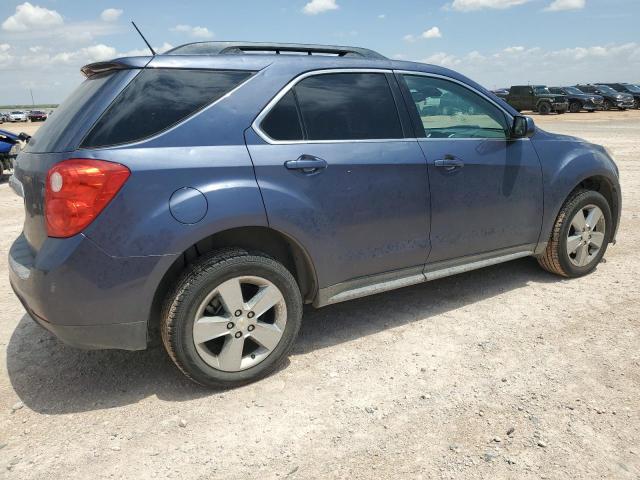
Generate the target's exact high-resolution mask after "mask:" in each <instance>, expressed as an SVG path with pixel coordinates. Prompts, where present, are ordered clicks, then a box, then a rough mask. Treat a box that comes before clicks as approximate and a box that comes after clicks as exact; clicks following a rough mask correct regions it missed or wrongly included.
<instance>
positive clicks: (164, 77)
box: [56, 69, 253, 148]
mask: <svg viewBox="0 0 640 480" xmlns="http://www.w3.org/2000/svg"><path fill="white" fill-rule="evenodd" d="M252 74H253V72H247V71H221V70H216V71H212V70H179V69H146V70H143V71H142V72H140V74H139V75H138V76H136V78H135V79H134V80H133V81H132V82H131V83H130V84H129V85H128V86H127V87H126V88H125V89H124V90H123V91H122V93H120V95H119V96H118V97H117V98H116V99H115V100H114V101H113V103H112V104H111V105H110V106H109V108H107V110H106V111H105V112H104V113H103V115H102V116H101V117H100V119H99V120H98V121H97V122H96V124H95V126H94V127H93V128H92V130H91V131H90V132H89V134H88V135H87V136H86V137H85V139H84V141H83V142H82V146H83V147H85V148H88V147H104V146H109V145H118V144H122V143H130V142H133V141H136V140H142V139H144V138H147V137H150V136H152V135H155V134H157V133H160V132H162V131H163V130H166V129H167V128H169V127H171V126H173V125H175V124H176V123H178V122H180V121H181V120H183V119H185V118H186V117H188V116H190V115H192V114H194V113H195V112H197V111H198V110H201V109H202V108H204V107H206V106H207V105H210V104H211V103H213V102H215V101H216V100H218V99H220V98H221V97H222V96H224V95H225V94H226V93H228V92H229V91H231V90H233V89H234V88H235V87H236V86H238V85H239V84H240V83H242V82H243V81H244V80H246V79H247V78H249V77H250V76H251V75H252ZM56 114H57V113H56Z"/></svg>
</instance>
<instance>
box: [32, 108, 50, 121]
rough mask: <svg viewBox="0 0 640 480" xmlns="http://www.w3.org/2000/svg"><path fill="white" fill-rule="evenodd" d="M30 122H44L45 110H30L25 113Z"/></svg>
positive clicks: (45, 117)
mask: <svg viewBox="0 0 640 480" xmlns="http://www.w3.org/2000/svg"><path fill="white" fill-rule="evenodd" d="M27 117H28V118H29V120H30V121H32V122H44V121H45V120H46V119H47V112H43V111H41V110H31V111H30V112H29V115H27Z"/></svg>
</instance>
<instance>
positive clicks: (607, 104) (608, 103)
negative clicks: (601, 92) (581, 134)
mask: <svg viewBox="0 0 640 480" xmlns="http://www.w3.org/2000/svg"><path fill="white" fill-rule="evenodd" d="M603 108H604V110H606V111H609V110H611V109H612V108H613V103H611V101H610V100H605V101H604V104H603Z"/></svg>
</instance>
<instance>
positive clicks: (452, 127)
mask: <svg viewBox="0 0 640 480" xmlns="http://www.w3.org/2000/svg"><path fill="white" fill-rule="evenodd" d="M82 71H83V73H84V74H85V76H86V77H87V79H86V80H85V81H84V83H82V85H81V86H80V87H79V88H78V89H77V90H76V91H75V93H73V94H72V95H71V97H70V98H68V99H67V100H66V101H65V102H64V104H63V105H62V106H61V107H60V108H59V109H58V110H57V111H56V113H55V115H53V116H52V117H51V118H50V119H49V120H48V121H47V122H46V123H45V124H44V125H43V126H42V127H41V128H40V130H39V131H38V132H37V133H36V134H35V135H34V137H33V138H31V139H30V141H29V143H28V145H27V147H26V148H25V149H24V150H23V151H22V152H21V153H20V155H19V157H18V159H17V165H16V167H15V175H14V178H13V179H12V182H11V184H12V186H13V188H14V189H15V190H16V191H17V192H18V193H19V194H20V195H22V196H23V198H24V206H25V211H26V218H25V223H24V230H23V233H22V234H21V235H20V236H19V237H18V238H17V239H16V241H15V242H14V244H13V246H12V247H11V251H10V254H9V262H10V277H11V285H12V286H13V289H14V290H15V292H16V294H17V296H18V297H19V298H20V300H21V301H22V303H23V304H24V307H25V309H26V310H27V312H28V313H29V315H30V316H31V317H32V318H33V319H34V320H35V321H36V322H38V323H39V324H40V325H42V326H44V327H45V328H47V329H48V330H50V331H51V332H53V333H54V334H55V335H57V336H58V337H59V338H60V339H61V340H63V341H64V342H66V343H69V344H71V345H75V346H78V347H84V348H96V349H100V348H118V349H128V350H139V349H145V348H146V347H147V346H148V345H149V344H150V343H152V339H153V338H155V337H156V336H157V338H161V339H162V341H163V343H164V346H165V347H166V350H167V352H168V353H169V355H170V356H171V358H172V359H173V361H174V362H175V363H176V365H177V366H178V368H180V370H182V372H184V373H185V374H186V375H187V376H188V377H189V378H191V379H192V380H194V381H196V382H198V383H201V384H204V385H211V386H214V385H215V386H234V385H239V384H243V383H246V382H249V381H252V380H255V379H257V378H260V377H262V376H264V375H266V374H267V373H269V372H270V371H272V370H273V369H274V368H275V366H276V365H277V363H278V362H279V361H281V360H282V359H283V358H284V357H286V355H287V353H288V352H289V350H290V348H291V346H292V344H293V342H294V340H295V337H296V334H297V333H298V329H299V327H300V323H301V317H302V312H303V304H312V305H313V306H315V307H323V306H325V305H330V304H333V303H337V302H342V301H345V300H350V299H353V298H358V297H362V296H365V295H370V294H374V293H378V292H383V291H387V290H392V289H395V288H399V287H404V286H407V285H412V284H417V283H420V282H425V281H429V280H433V279H437V278H441V277H445V276H447V275H453V274H457V273H461V272H465V271H468V270H472V269H476V268H480V267H484V266H488V265H493V264H497V263H500V262H506V261H509V260H513V259H516V258H520V257H526V256H534V257H536V258H537V259H538V261H539V262H540V265H541V266H542V267H543V268H545V269H546V270H548V271H550V272H552V273H555V274H558V275H561V276H564V277H578V276H581V275H585V274H587V273H589V272H591V271H592V270H593V269H594V268H595V267H596V265H597V264H598V263H599V262H600V260H601V259H602V257H603V255H604V254H605V251H606V249H607V246H608V244H609V243H612V242H613V241H614V239H615V234H616V231H617V228H618V223H619V219H620V204H621V200H620V185H619V181H618V170H617V168H616V166H615V164H614V162H613V160H612V158H611V156H610V155H609V154H608V152H607V151H606V150H605V149H604V148H603V147H600V146H597V145H592V144H589V143H587V142H585V141H583V140H580V139H578V138H573V137H568V136H561V135H554V134H550V133H547V132H545V131H543V130H540V129H539V128H536V127H535V126H534V123H533V121H532V120H531V119H530V118H527V117H523V116H520V115H518V112H516V111H515V110H514V109H513V108H511V107H510V106H509V105H507V104H506V103H505V102H503V101H502V100H500V99H499V98H497V97H496V96H495V95H493V94H492V93H490V92H489V91H487V90H486V89H484V88H483V87H481V86H480V85H478V84H477V83H475V82H473V81H472V80H469V79H468V78H465V77H464V76H462V75H460V74H458V73H456V72H453V71H451V70H448V69H445V68H441V67H437V66H431V65H424V64H420V63H412V62H404V61H393V60H389V59H387V58H385V57H383V56H382V55H380V54H378V53H376V52H373V51H370V50H365V49H359V48H350V47H334V46H323V45H294V44H254V43H229V42H204V43H194V44H188V45H183V46H180V47H177V48H175V49H174V50H172V51H170V52H167V53H166V54H163V55H157V56H153V57H133V58H120V59H116V60H113V61H108V62H100V63H94V64H91V65H87V66H85V67H84V68H83V69H82Z"/></svg>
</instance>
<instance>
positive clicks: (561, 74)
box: [422, 42, 640, 88]
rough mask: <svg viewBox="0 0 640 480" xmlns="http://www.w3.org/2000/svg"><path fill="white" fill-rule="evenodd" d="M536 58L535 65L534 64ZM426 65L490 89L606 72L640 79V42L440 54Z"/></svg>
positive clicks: (570, 80) (579, 78)
mask: <svg viewBox="0 0 640 480" xmlns="http://www.w3.org/2000/svg"><path fill="white" fill-rule="evenodd" d="M533 57H535V58H536V61H535V62H531V61H530V59H531V58H533ZM422 62H424V63H431V64H435V65H441V66H443V67H448V68H453V69H456V70H459V71H460V72H461V73H463V74H465V75H468V76H469V77H470V78H472V79H474V80H476V81H478V82H480V83H483V84H484V85H486V86H487V87H490V88H493V87H505V86H507V87H508V86H510V85H518V84H526V83H536V84H547V85H553V84H565V85H572V84H575V83H579V82H580V83H583V82H584V83H589V82H596V81H603V79H602V72H606V79H611V81H613V79H616V78H636V77H639V76H640V43H637V42H629V43H624V44H607V45H594V46H587V47H572V48H562V49H558V50H543V49H541V48H539V47H524V46H511V47H507V48H504V49H503V50H499V51H496V52H493V53H481V52H478V51H472V52H470V53H467V54H465V55H453V54H449V53H446V52H438V53H434V54H433V55H431V56H429V57H428V58H426V59H424V60H422ZM558 65H562V68H558ZM596 75H599V76H597V78H596ZM606 79H605V80H606Z"/></svg>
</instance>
